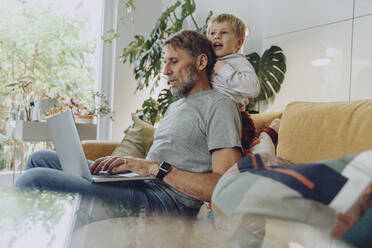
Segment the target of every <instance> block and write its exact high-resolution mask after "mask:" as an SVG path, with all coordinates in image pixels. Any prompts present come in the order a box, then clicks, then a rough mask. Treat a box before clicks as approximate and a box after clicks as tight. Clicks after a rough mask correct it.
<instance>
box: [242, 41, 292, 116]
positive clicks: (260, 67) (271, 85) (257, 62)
mask: <svg viewBox="0 0 372 248" xmlns="http://www.w3.org/2000/svg"><path fill="white" fill-rule="evenodd" d="M245 57H246V58H247V59H248V60H249V62H250V63H251V64H252V66H253V68H254V70H255V72H256V74H257V77H258V81H259V82H260V85H261V91H260V93H259V94H258V96H257V97H256V98H251V99H250V101H249V104H248V105H247V107H246V110H247V111H250V112H255V111H254V110H252V109H253V108H254V106H255V105H256V104H257V102H260V101H267V100H269V99H270V98H271V97H273V96H274V95H275V94H276V93H278V92H279V90H280V87H281V85H282V83H283V81H284V74H285V72H286V70H287V66H286V64H285V55H284V54H283V51H282V49H281V48H280V47H278V46H271V47H270V48H269V49H267V50H266V51H265V52H264V53H263V55H262V57H260V55H258V54H257V53H250V54H248V55H246V56H245Z"/></svg>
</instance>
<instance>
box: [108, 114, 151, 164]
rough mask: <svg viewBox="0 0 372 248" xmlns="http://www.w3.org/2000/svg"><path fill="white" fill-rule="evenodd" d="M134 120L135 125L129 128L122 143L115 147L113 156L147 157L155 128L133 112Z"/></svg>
mask: <svg viewBox="0 0 372 248" xmlns="http://www.w3.org/2000/svg"><path fill="white" fill-rule="evenodd" d="M132 120H133V122H134V125H133V127H131V128H130V129H129V130H128V132H127V133H126V134H125V136H124V138H123V140H122V141H121V143H120V144H119V145H118V146H117V147H116V148H115V150H114V151H113V153H112V155H113V156H126V155H130V156H133V157H137V158H145V157H146V155H147V152H148V151H149V149H150V147H151V145H152V141H153V139H154V132H155V128H154V127H153V126H151V125H150V124H148V123H147V122H144V121H142V120H141V119H139V118H138V116H137V115H136V114H132Z"/></svg>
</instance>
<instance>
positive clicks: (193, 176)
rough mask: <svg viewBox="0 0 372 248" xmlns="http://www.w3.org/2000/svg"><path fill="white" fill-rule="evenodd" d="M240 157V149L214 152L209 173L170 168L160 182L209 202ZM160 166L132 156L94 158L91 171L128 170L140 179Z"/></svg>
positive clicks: (153, 172) (113, 171)
mask: <svg viewBox="0 0 372 248" xmlns="http://www.w3.org/2000/svg"><path fill="white" fill-rule="evenodd" d="M241 157H242V155H241V151H240V148H223V149H216V150H214V151H213V152H212V172H211V173H196V172H189V171H184V170H180V169H177V168H176V167H172V170H171V171H170V172H169V173H168V174H167V175H166V176H165V177H164V179H163V180H164V182H166V183H167V184H169V185H170V186H172V187H174V188H175V189H177V190H179V191H181V192H183V193H185V194H187V195H189V196H191V197H194V198H196V199H199V200H201V201H210V200H211V198H212V193H213V190H214V188H215V186H216V184H217V182H218V180H219V179H220V178H221V176H222V175H223V174H224V173H225V172H226V171H227V170H228V169H229V168H230V167H231V166H232V165H233V164H235V163H236V162H237V161H238V160H239V159H240V158H241ZM159 164H160V163H159V162H154V161H149V160H145V159H139V158H133V157H105V158H101V159H97V160H96V161H95V162H94V163H93V164H92V166H91V167H90V169H91V171H92V173H98V171H100V170H107V171H108V172H109V173H113V174H118V173H122V172H125V171H128V170H130V171H132V172H135V173H137V174H139V175H141V176H150V175H156V174H157V173H158V171H159Z"/></svg>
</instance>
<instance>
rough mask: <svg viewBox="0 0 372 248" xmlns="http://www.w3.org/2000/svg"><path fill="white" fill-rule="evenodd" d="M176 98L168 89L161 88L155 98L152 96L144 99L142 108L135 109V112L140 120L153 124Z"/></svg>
mask: <svg viewBox="0 0 372 248" xmlns="http://www.w3.org/2000/svg"><path fill="white" fill-rule="evenodd" d="M176 100H178V98H177V97H175V96H173V95H172V93H171V91H170V89H163V90H162V91H161V92H160V94H159V97H158V99H157V100H155V99H153V98H152V97H150V98H148V99H147V100H145V101H144V102H143V104H142V109H139V110H137V111H136V114H137V115H138V117H139V118H140V119H141V120H144V121H146V122H147V123H150V124H151V125H155V123H157V122H159V121H160V119H161V118H162V117H163V116H164V114H165V112H166V111H167V108H168V106H169V105H170V104H171V103H172V102H174V101H176Z"/></svg>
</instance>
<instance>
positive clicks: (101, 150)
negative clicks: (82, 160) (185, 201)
mask: <svg viewBox="0 0 372 248" xmlns="http://www.w3.org/2000/svg"><path fill="white" fill-rule="evenodd" d="M119 144H120V142H113V141H101V140H100V141H97V140H84V141H82V145H83V150H84V153H85V157H86V158H87V159H89V160H93V161H94V160H96V159H97V158H101V157H105V156H110V155H111V154H112V152H113V151H114V149H115V148H116V147H117V145H119Z"/></svg>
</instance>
